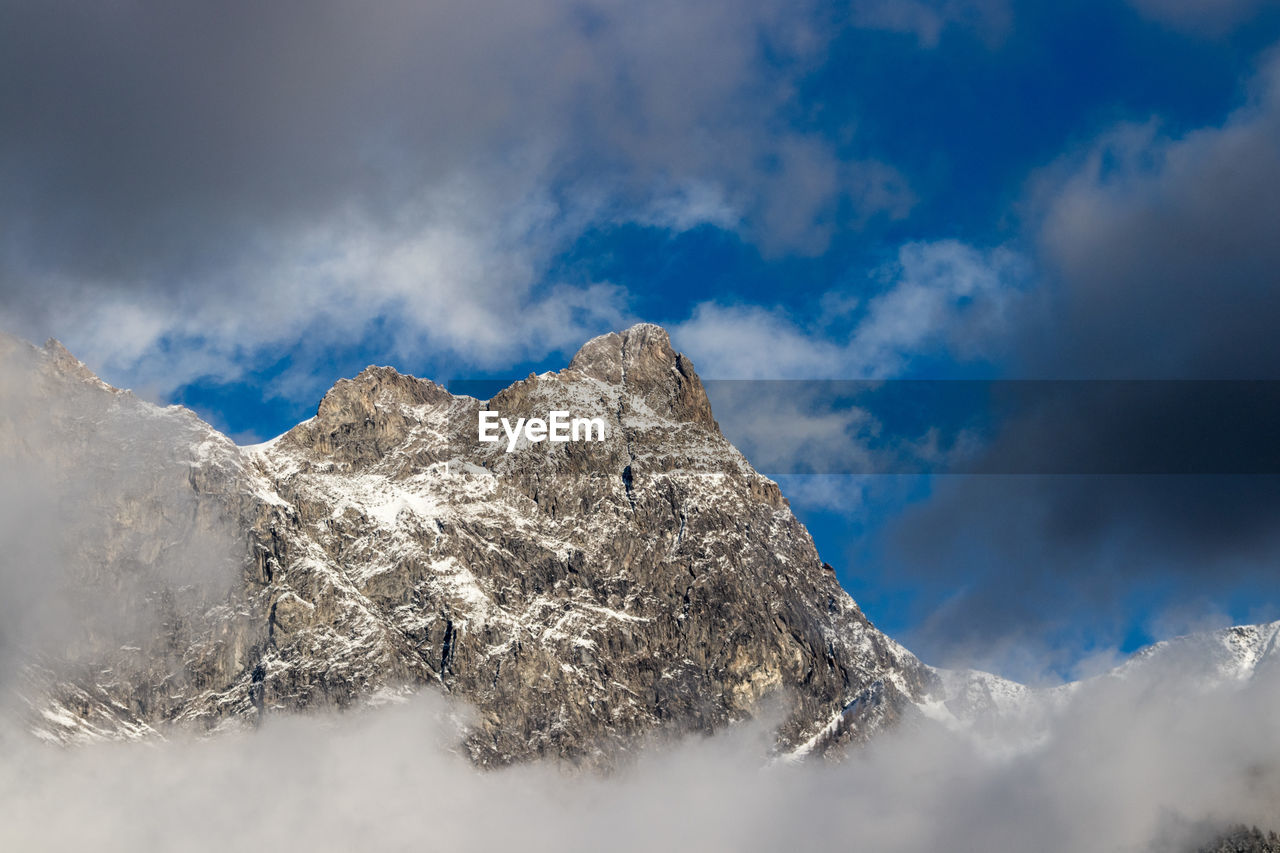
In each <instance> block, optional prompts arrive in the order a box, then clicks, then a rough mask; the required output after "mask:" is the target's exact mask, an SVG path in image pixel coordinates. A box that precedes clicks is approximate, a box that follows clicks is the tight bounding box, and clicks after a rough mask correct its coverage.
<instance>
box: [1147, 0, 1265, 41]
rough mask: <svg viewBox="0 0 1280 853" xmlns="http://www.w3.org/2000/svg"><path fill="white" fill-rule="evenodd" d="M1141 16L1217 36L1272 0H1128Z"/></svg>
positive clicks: (1186, 30) (1174, 26)
mask: <svg viewBox="0 0 1280 853" xmlns="http://www.w3.org/2000/svg"><path fill="white" fill-rule="evenodd" d="M1129 2H1130V3H1131V4H1132V5H1133V7H1134V8H1135V9H1137V10H1138V11H1139V12H1140V13H1141V14H1142V15H1143V16H1144V17H1146V18H1149V19H1151V20H1153V21H1159V22H1160V23H1163V24H1166V25H1168V26H1170V27H1172V28H1174V29H1177V30H1182V31H1185V32H1187V33H1192V34H1199V35H1209V36H1221V35H1223V34H1225V33H1227V32H1230V31H1231V30H1233V29H1235V28H1237V27H1239V26H1240V25H1241V24H1244V23H1246V22H1247V21H1249V20H1250V19H1251V18H1253V17H1254V16H1255V15H1257V14H1258V13H1259V11H1261V10H1263V9H1265V8H1267V7H1269V6H1274V5H1275V0H1129Z"/></svg>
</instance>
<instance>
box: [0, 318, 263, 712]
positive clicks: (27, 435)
mask: <svg viewBox="0 0 1280 853" xmlns="http://www.w3.org/2000/svg"><path fill="white" fill-rule="evenodd" d="M62 357H65V358H66V359H67V360H68V363H70V357H69V356H65V353H64V354H61V355H59V354H58V353H57V352H56V351H50V350H45V351H39V350H36V349H35V348H33V347H30V346H28V345H27V344H23V343H19V342H16V341H14V340H12V339H10V338H8V337H6V336H3V335H0V465H2V466H3V469H4V471H5V476H4V477H3V478H0V542H3V543H4V545H3V548H0V690H2V691H3V692H4V695H3V701H2V702H0V704H7V703H8V702H9V701H10V699H11V698H12V697H11V696H9V695H8V691H9V690H10V689H11V688H12V687H13V686H14V682H13V680H12V679H13V678H15V677H16V676H18V675H19V674H21V673H22V672H23V671H24V670H26V668H27V667H28V666H29V665H31V664H35V665H37V666H41V667H48V668H51V669H54V670H57V671H59V672H65V671H67V668H69V667H78V666H85V665H95V664H96V665H101V664H102V662H103V659H104V657H110V658H111V659H112V661H113V665H116V666H118V667H120V668H121V669H119V670H118V672H120V673H121V675H122V676H123V677H128V674H129V672H130V671H131V670H129V669H128V667H130V666H133V665H137V666H138V669H137V671H136V673H147V674H148V675H155V674H156V673H159V675H155V677H157V678H159V677H162V676H163V675H164V674H165V673H167V672H169V670H168V669H167V667H169V666H171V665H173V662H172V661H171V660H169V659H167V658H166V657H165V654H164V650H163V649H162V648H161V647H162V645H163V640H162V639H161V637H162V635H164V634H165V632H163V631H162V630H161V626H162V624H165V620H169V619H171V618H172V615H173V613H174V612H180V613H181V614H182V616H183V619H182V620H181V622H180V623H174V622H170V623H169V624H170V625H171V626H172V625H173V624H181V625H182V626H183V627H182V628H180V629H179V628H173V631H175V632H178V631H188V630H199V626H200V625H201V624H203V623H202V622H201V618H202V617H201V615H200V614H202V613H203V612H204V610H205V609H207V608H210V607H213V606H215V605H217V604H220V603H222V604H225V603H226V602H227V601H228V593H229V592H230V591H231V590H232V588H233V586H234V585H235V584H236V582H237V581H238V580H239V578H240V566H241V563H242V562H243V558H244V555H245V552H244V541H243V539H242V534H241V533H240V532H238V530H237V528H236V526H235V524H234V523H233V520H232V519H231V517H230V514H229V511H228V508H227V507H225V506H223V505H221V504H220V503H219V498H218V496H217V492H218V486H217V478H218V476H219V474H220V473H221V474H222V475H224V476H225V472H219V471H218V470H217V463H216V462H215V461H210V462H209V464H208V466H207V467H206V469H205V470H204V472H203V474H202V477H203V479H201V480H200V481H199V482H200V484H201V487H202V488H203V489H205V490H206V491H207V492H208V493H202V492H200V491H198V490H197V489H196V488H194V486H193V479H194V478H195V476H196V475H195V473H193V466H194V465H195V464H196V462H197V460H195V459H193V458H192V454H193V452H196V451H194V450H193V448H197V447H199V446H200V445H201V442H202V441H205V440H209V441H213V442H214V446H215V451H214V452H215V455H216V447H217V442H216V441H214V440H213V439H212V438H211V436H212V433H211V432H210V431H209V430H208V428H207V427H206V426H205V425H204V424H202V423H200V421H199V420H198V419H197V418H196V417H195V416H194V415H192V414H191V413H190V412H186V411H183V410H179V409H177V408H172V409H165V410H159V409H154V408H151V407H147V406H146V405H145V404H143V403H141V402H140V401H138V400H137V399H135V398H133V397H132V396H131V395H127V394H122V393H112V392H109V391H106V390H104V389H102V388H101V386H99V385H98V384H97V383H96V382H93V381H90V380H87V379H85V380H81V379H80V378H78V377H75V376H68V375H67V374H64V373H60V372H59V370H58V369H55V368H54V367H53V362H52V361H51V359H59V358H62ZM222 449H223V450H224V451H231V450H234V448H231V447H230V446H229V445H226V444H224V445H222ZM122 647H128V649H131V650H132V651H133V652H136V653H137V655H136V657H135V656H133V655H131V654H126V653H125V651H126V650H125V649H124V648H122ZM136 673H135V674H136Z"/></svg>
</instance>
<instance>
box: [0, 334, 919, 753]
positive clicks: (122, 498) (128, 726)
mask: <svg viewBox="0 0 1280 853" xmlns="http://www.w3.org/2000/svg"><path fill="white" fill-rule="evenodd" d="M9 350H10V353H9V356H8V359H9V360H10V361H13V360H14V359H15V358H18V360H20V361H21V360H25V361H26V362H27V370H28V372H29V373H31V375H32V376H33V377H36V378H33V379H32V380H31V383H30V384H31V387H32V388H39V389H40V391H39V394H40V396H41V397H42V398H44V399H45V400H62V401H64V402H62V403H60V404H59V405H58V406H55V407H53V408H54V409H56V411H54V412H53V413H52V414H48V413H47V411H46V412H44V413H42V415H41V417H40V419H39V423H38V425H37V424H36V423H35V422H33V421H31V419H30V418H28V420H27V422H22V421H21V419H18V421H13V419H11V420H10V422H9V423H7V424H6V428H7V429H9V430H10V431H12V432H13V433H15V435H14V436H12V437H11V440H10V444H11V446H15V447H20V446H22V444H23V442H24V441H27V442H28V443H29V439H30V437H31V436H30V435H29V433H31V432H38V433H39V434H40V438H41V440H42V441H43V442H44V443H47V444H50V445H51V447H50V448H49V450H48V455H50V456H58V455H59V454H62V457H61V458H63V459H68V458H71V457H69V456H66V455H65V453H64V452H63V450H62V449H61V448H62V445H63V443H65V442H68V441H74V442H76V443H77V446H78V447H80V448H82V452H81V453H79V455H78V456H76V459H77V462H76V465H77V466H79V467H80V468H81V469H87V470H96V469H98V468H101V467H102V466H104V465H105V466H107V467H108V468H118V467H120V465H119V464H118V462H114V461H111V460H114V459H117V457H118V454H119V453H120V447H121V446H122V445H126V444H128V443H129V442H133V443H134V444H136V443H137V442H138V437H137V435H135V434H133V433H132V432H131V430H130V428H129V427H128V425H127V424H124V425H122V424H120V423H116V422H117V421H119V422H129V421H131V419H132V420H134V421H136V422H137V423H139V424H142V423H152V424H159V425H160V428H159V429H157V430H155V433H156V434H155V435H154V436H153V437H152V438H150V439H148V441H150V444H149V445H148V446H147V448H146V452H147V453H150V454H151V455H152V456H154V457H155V458H156V459H157V460H161V461H159V462H156V463H154V464H153V463H151V462H149V461H147V460H146V459H140V460H138V461H137V462H136V463H135V464H133V465H132V470H133V476H132V477H131V478H129V479H128V481H127V482H120V483H117V482H114V481H112V480H111V479H110V477H107V478H100V482H98V483H97V485H98V486H106V488H105V491H104V493H105V494H106V497H104V498H95V499H94V504H93V507H92V510H93V512H94V514H95V516H96V517H97V518H98V520H99V522H100V524H101V527H102V530H103V531H104V532H103V535H102V536H101V537H99V538H98V539H96V540H91V541H93V542H94V543H95V545H94V547H92V548H90V549H89V551H90V552H87V553H82V554H78V555H77V557H78V562H77V563H76V566H77V569H76V571H75V573H74V578H75V583H74V584H73V586H75V587H76V588H78V589H80V590H82V591H87V590H93V591H94V592H92V593H89V594H91V595H97V596H100V597H102V598H104V599H105V598H110V597H111V596H113V595H114V594H115V593H116V592H117V590H118V589H119V588H121V587H122V584H121V583H120V582H119V578H122V577H123V578H127V579H128V583H126V584H123V588H124V591H125V592H126V593H127V595H126V596H125V600H126V601H127V603H128V607H129V608H132V609H135V610H138V611H139V612H147V613H149V614H150V615H151V617H152V618H151V620H150V622H149V623H148V624H149V625H150V626H151V627H152V628H154V630H151V631H149V632H148V631H142V632H135V633H141V634H142V635H143V638H142V639H137V638H132V639H128V640H127V641H125V642H119V637H118V636H116V634H113V633H111V632H109V631H102V630H91V631H87V632H85V633H84V637H83V645H84V648H82V649H81V650H80V651H79V653H78V654H77V655H76V656H75V657H74V660H72V661H71V664H74V665H69V664H68V662H67V661H66V660H64V659H63V656H62V655H61V649H58V650H57V652H58V653H50V652H49V651H48V650H46V653H45V654H44V655H43V656H42V657H41V661H42V662H43V663H42V665H41V666H40V667H34V668H29V669H28V670H27V676H26V677H27V684H26V695H27V696H28V698H29V699H30V701H31V704H32V707H33V708H34V709H35V710H36V717H35V722H34V725H35V727H36V728H37V729H38V731H40V732H41V733H42V734H43V735H44V736H46V737H49V738H54V739H59V740H67V739H76V738H79V737H84V736H94V737H98V736H121V735H131V734H136V733H139V732H145V731H147V730H149V729H160V728H163V727H165V726H171V725H196V726H200V727H205V728H217V727H220V726H228V725H240V724H244V723H251V722H254V721H256V720H258V719H260V718H261V717H262V716H263V715H266V714H272V713H278V712H285V711H297V710H303V709H311V708H318V707H328V706H340V707H341V706H347V705H350V704H354V703H360V702H366V701H369V700H371V699H374V698H376V697H380V696H386V695H387V694H388V693H397V692H404V691H412V690H416V689H419V688H421V687H423V686H430V687H432V688H434V689H442V690H445V691H447V692H449V693H451V694H455V695H457V696H460V697H462V698H463V699H465V700H466V701H467V703H469V704H470V705H471V706H473V707H475V708H476V709H477V711H478V715H477V718H476V719H475V720H474V722H473V725H472V728H471V735H470V737H469V740H468V742H467V748H468V749H469V751H470V753H471V754H472V756H473V758H474V759H475V760H476V761H477V762H480V763H482V764H494V763H505V762H510V761H516V760H521V759H526V758H530V757H535V756H543V755H551V756H556V757H559V758H565V759H568V760H571V761H583V762H596V761H602V762H607V761H609V760H611V758H612V756H614V754H615V753H616V752H617V751H618V750H620V749H626V748H627V746H628V745H629V744H631V743H632V742H633V741H634V739H635V738H636V737H637V736H641V735H646V734H651V733H652V734H662V733H669V734H681V733H687V732H692V731H698V732H710V731H714V730H717V729H719V728H721V727H723V726H726V725H728V724H730V723H732V722H734V721H737V720H741V719H745V718H748V717H751V716H753V715H754V714H756V713H758V712H759V710H760V706H761V702H762V700H764V699H765V697H774V701H775V702H778V703H781V705H780V710H781V712H782V719H783V722H782V723H781V725H780V728H779V730H778V734H777V738H778V747H779V748H780V749H781V750H784V751H792V750H800V751H804V752H807V751H813V750H815V749H816V750H819V751H824V750H827V749H829V748H831V747H832V746H833V745H836V744H840V743H844V742H847V741H850V740H859V739H864V738H866V737H868V736H870V735H871V734H872V733H873V732H875V731H876V730H878V729H879V728H881V727H883V726H885V725H888V724H890V723H892V722H893V721H894V720H896V719H898V718H899V717H900V716H901V715H902V714H903V713H910V709H912V708H913V707H914V706H915V703H917V702H919V701H923V700H924V698H925V697H926V695H927V694H929V692H930V691H931V690H932V689H934V687H935V682H936V677H935V676H934V674H933V672H932V671H931V670H930V669H929V668H928V667H925V666H924V665H922V664H921V663H920V662H919V661H918V660H917V659H916V658H915V657H914V656H913V655H911V654H910V653H909V652H908V651H907V650H905V649H904V648H902V647H901V646H900V645H898V644H897V643H895V642H893V641H892V640H891V639H889V638H888V637H886V636H885V635H884V634H882V633H881V632H879V631H878V630H876V629H875V628H874V627H873V626H872V625H871V624H870V623H869V622H868V620H867V619H866V617H865V616H864V615H863V614H862V612H861V611H860V610H859V609H858V607H857V605H856V604H855V603H854V602H853V600H852V599H850V598H849V596H848V595H847V594H846V593H845V592H844V590H843V589H841V587H840V585H839V584H838V582H837V581H836V578H835V574H834V573H833V572H832V571H831V569H830V568H829V567H827V566H825V565H824V564H823V563H822V561H821V560H820V559H819V557H818V554H817V552H816V550H815V548H814V545H813V541H812V539H811V538H810V537H809V535H808V533H807V531H806V530H805V529H804V527H803V525H801V524H800V523H799V522H798V521H797V520H796V518H795V516H794V515H793V514H792V513H791V511H790V509H789V507H788V505H787V502H786V500H785V499H784V498H783V497H782V495H781V494H780V492H779V490H778V487H777V485H776V484H775V483H773V482H772V481H770V480H768V479H766V478H765V477H762V476H761V475H759V474H758V473H756V472H755V471H754V470H753V469H752V467H751V466H750V464H749V463H748V462H747V461H746V459H744V458H743V457H742V455H741V454H740V453H738V452H737V451H736V450H735V449H734V448H733V447H732V446H731V445H730V444H729V442H728V441H727V440H725V438H724V437H723V436H722V435H721V434H720V431H719V428H718V427H717V425H716V423H715V420H714V418H713V416H712V412H711V408H710V405H709V403H708V401H707V398H706V395H705V393H704V391H703V388H702V385H701V382H700V381H699V379H698V377H697V375H696V373H695V372H694V370H693V367H692V365H691V364H690V363H689V361H688V359H687V358H685V357H684V356H682V355H680V354H678V353H676V352H675V351H673V350H672V348H671V346H670V343H669V340H668V338H667V334H666V333H665V332H664V331H663V330H662V329H660V328H658V327H656V326H652V325H639V326H635V327H633V328H631V329H628V330H627V331H625V332H623V333H621V334H609V335H605V336H602V337H599V338H596V339H594V340H592V341H590V342H588V343H587V344H586V345H585V346H583V347H582V349H581V350H580V351H579V352H578V354H577V355H576V356H575V357H574V358H573V360H572V361H571V363H570V365H569V366H568V368H567V369H565V370H562V371H559V372H556V373H546V374H543V375H540V376H530V377H529V378H528V379H525V380H523V381H520V382H517V383H515V384H513V385H511V386H510V387H509V388H506V389H505V390H503V391H502V392H501V393H499V394H498V395H496V396H495V397H494V398H493V399H492V400H490V401H488V402H487V403H482V402H481V401H479V400H476V399H473V398H470V397H464V396H454V395H451V394H450V393H449V392H447V391H446V390H445V389H444V388H442V387H440V386H438V385H436V384H434V383H432V382H430V381H427V380H423V379H417V378H414V377H411V376H405V375H402V374H400V373H398V372H396V371H395V370H392V369H391V368H386V367H371V368H369V369H367V370H365V371H364V372H362V373H361V374H360V375H359V376H357V377H355V378H354V379H351V380H343V381H340V382H339V383H337V385H335V386H334V387H333V389H332V390H330V391H329V393H328V394H326V395H325V397H324V399H323V401H322V402H321V404H320V406H319V410H318V411H317V414H316V416H315V417H314V418H312V419H310V420H308V421H306V422H304V423H302V424H300V425H298V426H297V427H295V428H294V429H292V430H290V431H289V432H287V433H286V434H284V435H282V436H280V437H278V438H276V439H274V440H272V441H270V442H267V443H266V444H262V445H258V446H254V447H237V446H235V445H234V444H233V443H232V442H230V441H229V440H227V439H226V438H225V437H223V436H222V435H220V434H219V433H217V431H216V430H214V429H212V428H211V427H209V426H208V425H206V424H203V423H202V422H200V421H199V420H198V419H197V418H196V417H195V416H194V415H192V414H191V413H190V412H187V411H186V410H183V409H180V408H177V407H170V408H167V409H161V408H157V407H154V406H150V405H148V404H146V403H143V402H141V401H139V400H137V399H136V398H134V397H133V396H132V395H130V394H128V393H127V392H121V391H117V390H115V389H112V388H110V387H108V386H105V385H103V384H102V383H101V382H100V381H99V380H97V379H96V377H93V376H92V374H91V373H89V372H88V371H87V370H86V369H85V368H84V367H83V365H80V364H79V363H78V362H76V361H75V360H74V359H73V358H71V357H70V356H69V355H68V354H66V353H65V350H62V349H61V347H60V346H59V345H57V344H56V343H52V344H50V345H47V346H46V348H45V349H44V350H35V349H34V348H31V347H26V345H20V346H19V345H10V347H9ZM15 354H16V355H15ZM9 408H11V409H13V410H15V411H19V410H22V409H23V407H22V406H14V405H13V404H12V403H10V404H9ZM48 408H49V407H48V406H47V405H46V406H45V407H44V409H46V410H47V409H48ZM482 408H488V409H492V410H496V411H499V412H501V413H502V414H503V415H504V416H508V417H509V418H510V419H511V420H513V421H514V420H515V418H517V417H534V416H541V417H545V416H546V415H547V413H548V412H550V411H554V410H568V411H571V412H572V413H573V414H574V416H582V417H599V418H602V419H604V420H605V421H606V422H607V424H608V425H609V430H608V433H607V435H606V436H605V438H604V440H603V441H593V442H577V443H573V442H570V443H558V444H552V443H550V442H542V443H538V444H531V443H529V442H528V441H527V440H522V442H521V444H520V446H519V447H517V448H516V449H515V451H514V452H511V453H508V452H506V447H505V442H498V443H481V442H478V441H477V418H478V413H479V411H480V410H481V409H482ZM112 419H114V421H113V420H112ZM108 422H110V424H108ZM37 426H38V428H37ZM108 426H110V428H108ZM24 429H25V430H26V431H27V433H24V432H23V430H24ZM64 434H66V437H65V438H64V437H63V436H64ZM95 442H96V443H95ZM78 491H83V490H78ZM169 492H175V493H174V494H169ZM148 501H151V503H148ZM161 505H163V506H164V507H165V508H163V509H162V508H161ZM147 507H150V508H151V510H152V512H151V514H150V515H149V516H148V515H147ZM175 507H182V508H183V509H182V511H181V512H176V513H175V511H174V508H175ZM144 516H145V518H144ZM147 519H149V520H147ZM219 525H221V526H222V529H223V530H224V532H225V531H227V530H229V531H231V533H230V537H231V538H232V539H234V540H236V543H237V544H236V547H238V548H240V549H241V551H240V554H239V558H238V562H237V564H236V567H235V570H234V572H232V573H230V575H228V576H230V577H232V578H233V582H230V583H228V584H227V585H226V589H225V590H223V591H222V592H221V593H219V594H208V593H207V592H205V593H201V594H191V593H190V590H189V589H188V586H189V584H187V583H186V582H185V581H184V580H183V579H182V577H181V572H180V571H179V570H180V569H181V568H182V567H181V566H175V565H172V564H173V563H175V562H176V563H182V562H183V561H184V560H189V557H190V555H189V554H188V553H187V552H188V551H189V548H187V547H186V546H187V545H189V543H190V540H191V537H192V536H194V535H195V534H196V533H198V532H199V533H213V532H216V531H217V530H218V529H219ZM112 537H117V538H120V537H125V538H128V539H130V540H131V541H135V542H136V541H138V540H140V539H146V538H148V537H149V538H150V540H151V541H153V542H157V543H160V542H163V543H165V545H164V546H163V547H161V546H157V547H153V548H151V549H146V548H143V549H141V550H140V553H142V554H143V555H144V556H143V558H141V559H139V558H138V557H137V556H136V554H134V553H133V552H129V551H126V550H125V549H122V548H119V547H114V546H113V547H99V546H101V545H102V544H103V541H102V540H104V539H105V540H110V539H111V538H112ZM219 565H221V563H219ZM131 636H132V635H131ZM771 707H773V706H771Z"/></svg>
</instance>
